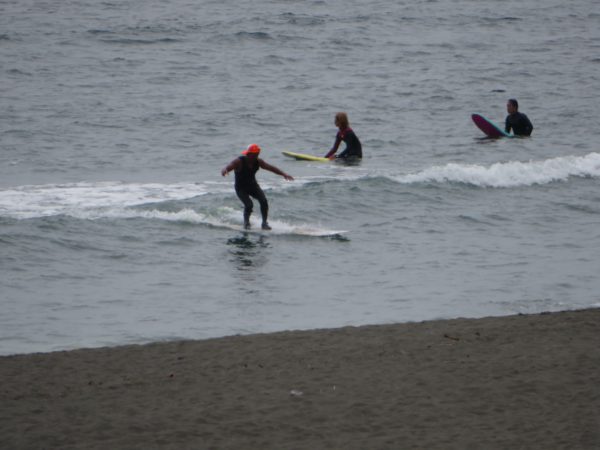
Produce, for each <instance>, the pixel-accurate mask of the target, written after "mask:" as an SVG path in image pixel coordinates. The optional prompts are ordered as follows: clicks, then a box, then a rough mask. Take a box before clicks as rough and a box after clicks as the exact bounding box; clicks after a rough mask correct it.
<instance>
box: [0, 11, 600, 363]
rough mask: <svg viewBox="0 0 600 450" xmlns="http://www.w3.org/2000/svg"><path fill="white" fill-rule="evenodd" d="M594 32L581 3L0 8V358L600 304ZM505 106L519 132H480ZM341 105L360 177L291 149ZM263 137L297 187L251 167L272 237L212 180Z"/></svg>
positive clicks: (317, 133)
mask: <svg viewBox="0 0 600 450" xmlns="http://www.w3.org/2000/svg"><path fill="white" fill-rule="evenodd" d="M599 25H600V3H598V2H597V1H592V0H574V1H572V2H569V3H568V4H565V3H564V2H560V1H558V0H547V1H544V2H542V3H539V2H533V1H531V0H518V1H517V0H514V1H513V0H509V1H503V2H499V1H496V0H477V1H473V0H438V1H435V0H431V1H422V0H417V1H410V2H408V1H406V2H404V1H368V2H362V1H353V0H344V1H341V0H331V1H329V0H323V1H295V0H272V1H268V0H258V1H254V0H253V1H244V0H240V1H235V2H234V1H227V0H226V1H208V0H200V1H189V0H168V1H165V0H161V1H155V0H150V1H146V0H145V1H142V0H123V1H96V0H94V1H91V0H70V1H58V0H47V1H38V0H35V1H34V0H12V1H11V0H5V1H2V2H0V75H1V80H2V81H1V83H0V94H1V102H0V354H11V353H23V352H25V353H27V352H38V351H53V350H60V349H70V348H77V347H88V346H92V347H93V346H104V345H119V344H128V343H145V342H149V341H156V340H170V339H179V338H192V339H202V338H208V337H217V336H223V335H230V334H238V333H255V332H269V331H275V330H286V329H311V328H321V327H338V326H345V325H361V324H375V323H390V322H406V321H416V320H425V319H437V318H452V317H459V316H462V317H480V316H488V315H506V314H513V313H534V312H541V311H553V310H563V309H571V308H582V307H590V306H600V281H599V280H600V278H599V277H598V273H600V270H599V269H600V262H599V261H600V259H599V256H598V254H599V252H600V226H599V225H600V144H599V142H600V126H599V123H598V117H599V116H600V75H599V74H600V26H599ZM510 97H516V98H517V99H518V100H519V102H520V105H521V108H520V109H521V111H522V112H525V113H526V114H527V115H528V116H529V117H530V119H531V120H532V122H533V124H534V127H535V129H534V133H533V136H532V137H531V138H528V139H504V140H488V139H482V137H483V135H482V134H481V132H480V131H479V130H478V129H477V128H476V127H475V126H474V125H473V123H472V122H471V119H470V115H471V113H473V112H478V113H481V114H484V115H486V116H487V117H490V118H491V119H493V120H496V121H497V122H502V121H503V119H504V116H505V114H506V111H505V104H506V100H507V99H508V98H510ZM337 111H347V112H348V114H349V117H350V122H351V126H352V127H353V128H354V130H355V132H356V133H357V135H358V136H359V137H360V139H361V140H362V143H363V147H364V152H365V158H364V160H363V161H362V163H361V164H360V165H357V166H345V165H341V164H333V163H332V164H322V163H321V164H319V163H308V162H297V161H294V160H291V159H287V158H285V157H284V156H282V155H281V151H283V150H291V151H297V152H303V153H311V154H319V155H322V154H324V153H325V152H326V151H327V149H329V148H330V146H331V145H332V143H333V139H334V135H335V132H336V130H335V127H334V125H333V118H334V114H335V113H336V112H337ZM253 142H256V143H258V144H260V145H261V147H262V148H263V153H262V156H263V158H264V159H265V160H266V161H268V162H270V163H271V164H274V165H276V166H278V167H280V168H282V169H283V170H285V171H287V172H289V173H290V174H292V175H293V176H294V177H295V178H296V179H295V181H293V182H286V181H285V180H283V179H282V178H280V177H278V176H276V175H274V174H271V173H269V172H265V171H261V172H259V175H258V176H259V180H260V182H261V184H262V185H263V187H264V188H265V190H266V192H267V196H268V198H269V201H270V205H271V214H270V222H271V224H272V225H273V228H274V229H273V231H272V232H269V233H259V232H253V233H244V232H241V231H239V230H238V229H236V227H239V225H240V223H241V206H240V203H239V201H238V200H237V198H236V197H235V194H234V191H233V186H232V181H233V180H232V177H231V176H228V177H226V178H223V177H221V175H220V170H221V168H222V167H223V166H224V165H225V164H227V163H228V162H229V161H231V160H232V159H233V158H235V157H236V156H237V155H238V154H239V152H240V151H241V150H242V149H243V148H245V147H246V146H247V145H248V144H250V143H253ZM257 209H258V208H257ZM255 215H256V214H255ZM255 219H256V220H257V218H255Z"/></svg>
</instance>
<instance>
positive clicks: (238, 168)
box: [221, 144, 294, 230]
mask: <svg viewBox="0 0 600 450" xmlns="http://www.w3.org/2000/svg"><path fill="white" fill-rule="evenodd" d="M259 154H260V147H259V146H258V145H256V144H250V145H249V146H248V148H247V149H246V150H244V151H243V152H242V156H240V157H238V158H236V159H234V160H233V161H231V162H230V163H229V164H228V165H227V166H226V167H225V168H224V169H223V170H222V171H221V175H223V176H225V175H227V174H228V173H229V172H231V171H232V170H234V171H235V193H236V194H237V196H238V197H239V199H240V200H241V201H242V203H243V204H244V228H245V229H249V228H250V214H252V208H253V207H254V203H253V202H252V199H251V198H250V197H251V196H252V197H254V198H255V199H257V200H258V202H259V203H260V212H261V214H262V229H263V230H270V229H271V227H270V226H269V222H267V216H268V215H269V203H268V202H267V197H266V196H265V193H264V192H263V190H262V189H261V188H260V186H259V185H258V182H257V181H256V172H257V171H258V169H259V168H261V167H262V168H263V169H265V170H268V171H270V172H273V173H276V174H277V175H281V176H282V177H283V178H285V179H286V180H288V181H292V180H293V179H294V178H293V177H292V176H290V175H288V174H287V173H285V172H283V171H282V170H280V169H278V168H277V167H275V166H272V165H271V164H268V163H267V162H265V161H264V160H263V159H261V158H259V157H258V155H259Z"/></svg>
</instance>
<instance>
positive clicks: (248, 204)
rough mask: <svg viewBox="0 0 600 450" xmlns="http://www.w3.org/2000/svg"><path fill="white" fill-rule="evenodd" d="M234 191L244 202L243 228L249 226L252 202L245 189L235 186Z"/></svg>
mask: <svg viewBox="0 0 600 450" xmlns="http://www.w3.org/2000/svg"><path fill="white" fill-rule="evenodd" d="M235 193H236V194H237V196H238V198H239V199H240V200H241V201H242V203H243V204H244V228H250V215H251V214H252V209H253V207H254V203H252V199H251V198H250V195H249V194H248V192H247V191H246V190H245V189H241V188H237V187H236V188H235Z"/></svg>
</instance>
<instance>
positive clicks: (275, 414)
mask: <svg viewBox="0 0 600 450" xmlns="http://www.w3.org/2000/svg"><path fill="white" fill-rule="evenodd" d="M0 381H1V383H2V384H1V388H0V392H1V398H0V449H6V450H16V449H27V450H33V449H273V450H275V449H277V450H280V449H340V450H341V449H344V450H348V449H461V450H465V449H477V450H480V449H503V450H506V449H511V450H512V449H545V450H548V449H569V450H573V449H600V309H589V310H583V311H571V312H561V313H551V314H539V315H523V316H511V317H498V318H496V317H494V318H484V319H476V320H473V319H458V320H450V321H431V322H422V323H409V324H398V325H384V326H366V327H357V328H353V327H348V328H341V329H333V330H316V331H294V332H282V333H275V334H265V335H253V336H236V337H226V338H221V339H212V340H205V341H183V342H169V343H156V344H150V345H144V346H125V347H117V348H101V349H82V350H75V351H68V352H56V353H48V354H31V355H17V356H8V357H1V358H0Z"/></svg>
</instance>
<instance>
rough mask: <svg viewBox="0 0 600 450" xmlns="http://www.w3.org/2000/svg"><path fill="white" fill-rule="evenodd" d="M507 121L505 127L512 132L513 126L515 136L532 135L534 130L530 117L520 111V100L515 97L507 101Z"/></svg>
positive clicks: (508, 131)
mask: <svg viewBox="0 0 600 450" xmlns="http://www.w3.org/2000/svg"><path fill="white" fill-rule="evenodd" d="M506 112H508V116H506V123H505V126H504V129H505V131H506V132H507V133H510V130H511V128H512V130H513V133H514V135H515V136H531V132H532V131H533V125H532V124H531V122H530V121H529V118H528V117H527V116H526V115H525V114H523V113H520V112H519V102H517V101H516V100H515V99H514V98H511V99H509V100H508V102H507V103H506Z"/></svg>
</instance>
